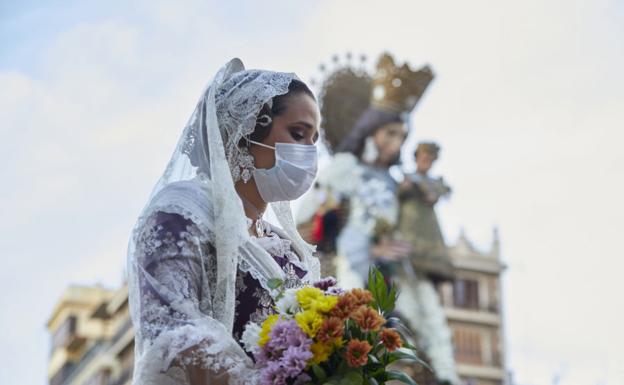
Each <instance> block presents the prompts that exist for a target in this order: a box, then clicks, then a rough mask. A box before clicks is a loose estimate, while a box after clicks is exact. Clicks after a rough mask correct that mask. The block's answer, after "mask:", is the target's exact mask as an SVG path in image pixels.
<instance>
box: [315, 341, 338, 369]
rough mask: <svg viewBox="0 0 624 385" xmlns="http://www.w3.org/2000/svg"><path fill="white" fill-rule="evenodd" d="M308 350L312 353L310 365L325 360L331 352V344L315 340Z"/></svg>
mask: <svg viewBox="0 0 624 385" xmlns="http://www.w3.org/2000/svg"><path fill="white" fill-rule="evenodd" d="M310 350H311V351H312V354H313V356H312V360H311V361H310V365H318V364H320V363H321V362H325V361H327V359H328V358H329V356H330V355H331V354H332V350H333V345H332V344H323V343H320V342H315V343H313V344H312V346H310Z"/></svg>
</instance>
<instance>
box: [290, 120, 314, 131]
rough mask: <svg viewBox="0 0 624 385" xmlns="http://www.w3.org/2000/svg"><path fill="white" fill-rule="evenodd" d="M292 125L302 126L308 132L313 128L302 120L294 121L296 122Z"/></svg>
mask: <svg viewBox="0 0 624 385" xmlns="http://www.w3.org/2000/svg"><path fill="white" fill-rule="evenodd" d="M292 124H293V125H295V124H301V125H302V126H304V127H305V128H306V129H308V130H309V129H312V128H314V126H313V125H312V124H310V123H308V122H306V121H304V120H298V121H296V122H294V123H292Z"/></svg>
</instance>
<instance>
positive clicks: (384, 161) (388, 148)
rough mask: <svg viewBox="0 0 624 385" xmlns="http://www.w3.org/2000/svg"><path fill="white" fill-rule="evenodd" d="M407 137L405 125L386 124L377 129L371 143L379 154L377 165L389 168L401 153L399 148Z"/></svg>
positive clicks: (398, 123)
mask: <svg viewBox="0 0 624 385" xmlns="http://www.w3.org/2000/svg"><path fill="white" fill-rule="evenodd" d="M406 137H407V125H406V124H405V123H401V122H397V123H388V124H386V125H384V126H382V127H381V128H379V129H378V130H377V131H375V133H374V134H373V141H374V142H375V146H376V147H377V151H378V152H379V156H378V158H377V164H378V165H380V166H384V167H389V166H390V165H391V164H393V163H394V162H395V161H396V160H397V158H398V157H399V154H400V153H401V146H402V145H403V142H404V141H405V138H406Z"/></svg>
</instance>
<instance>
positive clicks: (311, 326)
mask: <svg viewBox="0 0 624 385" xmlns="http://www.w3.org/2000/svg"><path fill="white" fill-rule="evenodd" d="M295 321H296V322H297V325H299V327H300V328H301V330H303V331H304V333H306V334H307V335H308V337H310V338H314V337H315V336H316V333H318V331H319V329H320V328H321V325H322V324H323V317H322V316H321V315H320V314H319V313H317V312H315V311H314V310H305V311H303V312H301V313H297V314H295Z"/></svg>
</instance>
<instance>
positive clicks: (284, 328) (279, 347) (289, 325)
mask: <svg viewBox="0 0 624 385" xmlns="http://www.w3.org/2000/svg"><path fill="white" fill-rule="evenodd" d="M310 345H312V340H311V339H309V338H308V336H306V334H305V333H304V332H303V330H301V328H300V327H299V325H297V322H296V321H295V320H288V321H278V322H277V323H275V325H273V328H272V329H271V332H270V333H269V342H267V343H266V345H265V346H266V347H267V348H268V349H269V350H270V351H271V353H272V354H273V356H278V355H279V354H280V353H281V352H282V351H284V350H286V349H288V348H289V347H291V346H295V347H305V348H309V347H310Z"/></svg>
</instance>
